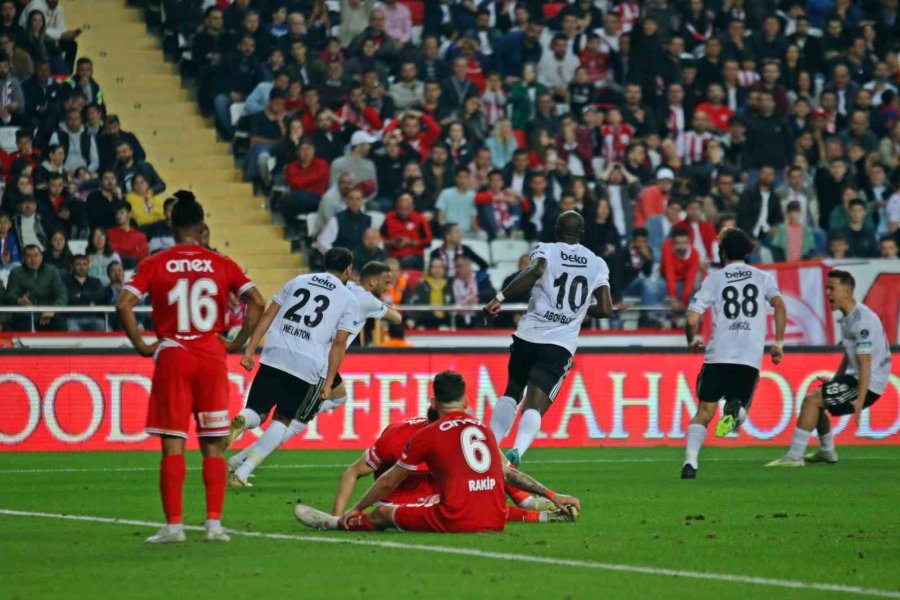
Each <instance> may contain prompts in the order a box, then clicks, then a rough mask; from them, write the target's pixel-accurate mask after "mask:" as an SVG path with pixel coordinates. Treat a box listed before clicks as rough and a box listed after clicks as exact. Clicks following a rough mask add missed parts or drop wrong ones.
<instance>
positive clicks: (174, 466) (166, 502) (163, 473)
mask: <svg viewBox="0 0 900 600" xmlns="http://www.w3.org/2000/svg"><path fill="white" fill-rule="evenodd" d="M185 470H186V467H185V466H184V454H169V455H168V456H163V458H162V462H161V463H160V467H159V491H160V494H161V495H162V503H163V512H164V513H166V523H168V524H169V525H180V524H181V496H182V493H183V491H184V473H185Z"/></svg>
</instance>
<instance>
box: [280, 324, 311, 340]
mask: <svg viewBox="0 0 900 600" xmlns="http://www.w3.org/2000/svg"><path fill="white" fill-rule="evenodd" d="M281 331H282V332H283V333H287V334H288V335H293V336H297V337H300V338H303V339H304V340H308V339H310V335H309V332H308V331H307V330H305V329H300V328H299V327H295V326H294V325H292V324H290V323H285V324H284V326H282V328H281Z"/></svg>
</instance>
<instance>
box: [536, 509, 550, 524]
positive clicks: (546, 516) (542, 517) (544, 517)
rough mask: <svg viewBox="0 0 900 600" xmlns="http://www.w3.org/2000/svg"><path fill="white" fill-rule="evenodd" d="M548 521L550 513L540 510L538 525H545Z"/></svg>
mask: <svg viewBox="0 0 900 600" xmlns="http://www.w3.org/2000/svg"><path fill="white" fill-rule="evenodd" d="M549 521H550V513H549V512H547V511H546V510H542V511H541V514H539V515H538V523H547V522H549Z"/></svg>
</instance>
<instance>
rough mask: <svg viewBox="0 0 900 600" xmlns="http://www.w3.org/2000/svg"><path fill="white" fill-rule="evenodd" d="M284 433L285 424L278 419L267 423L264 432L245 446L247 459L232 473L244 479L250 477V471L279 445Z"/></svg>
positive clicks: (285, 431)
mask: <svg viewBox="0 0 900 600" xmlns="http://www.w3.org/2000/svg"><path fill="white" fill-rule="evenodd" d="M285 433H287V425H285V424H284V423H282V422H280V421H272V422H271V423H269V427H268V428H267V429H266V431H265V433H263V434H262V436H260V438H259V439H258V440H256V443H255V444H253V445H252V446H250V447H249V448H247V451H246V452H247V460H245V461H244V462H242V463H241V466H239V467H238V468H237V470H236V471H235V472H234V474H235V475H237V476H238V477H239V478H240V479H243V480H244V481H246V480H247V478H248V477H250V473H252V472H253V470H254V469H255V468H256V467H258V466H259V465H261V464H262V463H263V461H264V460H266V458H268V456H269V455H270V454H272V453H273V452H275V449H276V448H278V446H280V445H281V440H283V439H284V435H285Z"/></svg>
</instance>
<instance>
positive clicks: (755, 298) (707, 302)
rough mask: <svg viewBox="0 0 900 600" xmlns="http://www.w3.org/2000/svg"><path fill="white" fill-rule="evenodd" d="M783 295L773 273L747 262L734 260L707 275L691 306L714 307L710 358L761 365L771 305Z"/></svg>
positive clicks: (699, 309) (694, 309)
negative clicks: (735, 261)
mask: <svg viewBox="0 0 900 600" xmlns="http://www.w3.org/2000/svg"><path fill="white" fill-rule="evenodd" d="M780 295H781V292H780V291H779V290H778V282H777V281H776V280H775V277H774V276H772V274H771V273H768V272H766V271H763V270H762V269H757V268H756V267H752V266H750V265H748V264H746V263H731V264H730V265H727V266H725V267H724V268H723V269H721V270H719V271H716V272H715V273H712V274H711V275H710V276H709V277H707V278H706V279H705V280H704V281H703V285H701V286H700V289H699V290H698V291H697V293H695V294H694V298H693V299H692V300H691V304H690V306H688V310H689V311H691V312H695V313H697V314H700V315H702V314H703V313H704V312H706V310H707V309H708V308H710V307H712V309H713V318H712V337H711V338H710V340H709V345H707V346H706V362H707V363H710V364H715V363H728V364H735V365H747V366H748V367H753V368H755V369H758V368H759V367H760V365H761V364H762V356H763V353H764V352H765V349H766V348H765V344H766V327H767V324H768V318H767V316H766V315H767V313H768V305H769V302H770V301H771V300H772V298H774V297H775V296H780Z"/></svg>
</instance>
